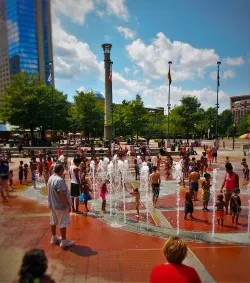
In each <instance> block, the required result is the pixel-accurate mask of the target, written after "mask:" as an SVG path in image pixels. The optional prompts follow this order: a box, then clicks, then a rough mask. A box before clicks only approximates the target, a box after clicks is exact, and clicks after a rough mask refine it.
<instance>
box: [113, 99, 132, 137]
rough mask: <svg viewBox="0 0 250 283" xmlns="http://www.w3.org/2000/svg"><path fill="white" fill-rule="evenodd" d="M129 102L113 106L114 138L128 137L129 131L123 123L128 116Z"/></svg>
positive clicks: (124, 101)
mask: <svg viewBox="0 0 250 283" xmlns="http://www.w3.org/2000/svg"><path fill="white" fill-rule="evenodd" d="M128 105H129V101H126V100H123V101H122V103H121V104H114V105H113V123H114V128H115V135H116V136H124V137H125V136H127V135H130V133H131V130H130V128H129V127H128V126H127V124H126V123H125V120H126V117H127V115H129V114H128Z"/></svg>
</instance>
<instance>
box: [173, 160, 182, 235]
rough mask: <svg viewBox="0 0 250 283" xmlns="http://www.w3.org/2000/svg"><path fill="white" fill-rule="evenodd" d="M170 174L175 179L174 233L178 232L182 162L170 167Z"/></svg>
mask: <svg viewBox="0 0 250 283" xmlns="http://www.w3.org/2000/svg"><path fill="white" fill-rule="evenodd" d="M172 176H173V179H174V180H175V181H176V223H177V225H176V233H177V235H179V234H180V182H181V181H182V178H183V172H182V162H181V160H180V161H179V162H176V163H175V164H174V165H173V167H172Z"/></svg>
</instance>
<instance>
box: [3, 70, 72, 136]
mask: <svg viewBox="0 0 250 283" xmlns="http://www.w3.org/2000/svg"><path fill="white" fill-rule="evenodd" d="M68 107H69V103H68V102H67V96H66V95H64V94H63V93H62V92H59V91H57V90H53V91H52V89H51V88H49V87H46V86H45V85H44V84H43V83H42V82H40V81H39V78H38V76H36V75H34V74H32V75H29V74H28V73H26V72H24V73H20V74H17V75H15V76H13V77H12V79H11V83H10V85H8V86H7V87H6V89H5V93H4V96H3V104H2V105H1V108H0V113H1V119H2V120H4V121H8V122H9V123H10V124H12V125H15V126H19V127H20V128H22V129H30V131H31V136H32V137H33V132H34V130H35V128H37V127H39V128H42V129H43V130H46V129H52V113H53V111H54V115H55V121H56V122H55V130H66V128H67V125H68V124H67V116H68Z"/></svg>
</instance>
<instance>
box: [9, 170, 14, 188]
mask: <svg viewBox="0 0 250 283" xmlns="http://www.w3.org/2000/svg"><path fill="white" fill-rule="evenodd" d="M9 185H10V188H11V190H13V170H10V173H9Z"/></svg>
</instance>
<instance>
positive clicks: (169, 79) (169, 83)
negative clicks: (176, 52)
mask: <svg viewBox="0 0 250 283" xmlns="http://www.w3.org/2000/svg"><path fill="white" fill-rule="evenodd" d="M171 64H172V61H169V62H168V105H167V106H168V142H167V146H168V145H169V143H170V133H169V125H170V117H169V115H170V107H171V104H170V85H171V83H172V78H171V73H170V66H171Z"/></svg>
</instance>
